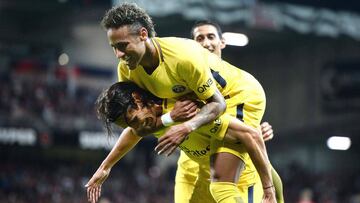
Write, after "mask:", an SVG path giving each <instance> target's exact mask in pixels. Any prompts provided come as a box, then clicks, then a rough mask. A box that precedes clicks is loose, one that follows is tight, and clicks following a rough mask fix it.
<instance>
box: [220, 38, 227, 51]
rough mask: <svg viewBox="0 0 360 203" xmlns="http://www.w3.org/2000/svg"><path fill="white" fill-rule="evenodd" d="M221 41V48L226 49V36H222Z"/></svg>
mask: <svg viewBox="0 0 360 203" xmlns="http://www.w3.org/2000/svg"><path fill="white" fill-rule="evenodd" d="M220 41H221V44H220V48H221V49H224V48H225V47H226V41H225V38H224V37H222V38H221V40H220Z"/></svg>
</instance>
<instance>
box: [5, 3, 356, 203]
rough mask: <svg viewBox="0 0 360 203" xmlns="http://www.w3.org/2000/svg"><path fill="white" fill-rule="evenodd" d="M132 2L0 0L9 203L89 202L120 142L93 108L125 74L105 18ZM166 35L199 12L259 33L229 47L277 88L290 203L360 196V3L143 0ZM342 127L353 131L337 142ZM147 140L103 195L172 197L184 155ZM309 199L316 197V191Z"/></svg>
mask: <svg viewBox="0 0 360 203" xmlns="http://www.w3.org/2000/svg"><path fill="white" fill-rule="evenodd" d="M119 2H121V1H105V0H104V1H101V0H57V1H56V0H47V1H43V0H32V1H27V0H0V157H1V162H0V202H9V203H10V202H11V203H20V202H21V203H22V202H26V203H30V202H39V203H47V202H55V203H62V202H64V203H65V202H86V194H85V189H84V184H85V183H86V182H87V180H88V179H89V177H90V176H91V175H92V173H93V172H94V171H95V170H96V168H97V166H98V165H99V164H100V162H101V160H102V159H103V158H104V157H105V156H106V154H107V152H108V149H109V148H110V147H111V143H112V142H113V141H114V140H111V139H110V140H107V139H104V137H105V136H104V135H103V133H102V131H101V130H102V128H101V123H100V122H99V121H97V119H96V117H95V113H94V110H93V104H94V101H95V99H96V97H97V95H98V94H99V92H100V91H101V89H103V88H104V87H106V86H108V85H110V84H111V83H113V82H114V81H116V74H115V67H116V63H117V61H116V58H115V57H114V56H113V53H112V50H111V48H110V47H109V46H108V42H107V39H106V34H105V32H104V31H103V30H102V29H101V27H100V25H99V22H100V20H101V17H102V15H103V14H104V12H105V10H106V9H108V8H110V7H111V5H113V4H116V3H119ZM135 2H137V3H138V4H139V5H140V6H142V7H143V8H145V9H146V10H147V11H148V12H149V13H150V15H152V16H153V19H154V21H155V23H156V30H157V34H158V36H179V37H189V31H190V28H191V26H192V24H193V23H194V22H195V21H196V20H199V19H204V18H210V19H212V20H216V21H218V22H219V23H220V24H221V25H222V28H223V31H231V32H241V33H244V34H246V35H247V36H248V37H249V40H250V41H249V44H248V45H247V46H245V47H235V46H227V48H226V49H225V50H224V51H223V57H224V58H225V59H226V60H228V61H230V62H232V63H233V64H236V65H237V66H239V67H241V68H242V69H244V70H247V71H248V72H250V73H252V74H253V75H254V76H255V77H257V78H258V79H259V81H260V82H261V83H262V85H263V87H264V89H265V91H266V94H267V111H266V114H265V116H264V120H266V121H269V122H270V123H271V124H272V126H273V128H274V130H275V137H274V139H273V140H271V141H269V142H268V143H267V146H268V151H269V154H270V158H271V160H272V163H273V165H274V166H275V167H276V168H277V169H278V171H279V173H280V175H281V176H282V179H283V182H284V187H285V199H286V200H287V201H286V202H290V203H291V202H299V203H300V202H302V203H305V202H316V203H346V202H349V203H358V202H360V172H359V171H360V170H359V169H360V162H359V157H360V156H359V155H360V153H359V152H360V146H359V145H360V137H359V136H360V125H359V124H360V122H359V120H360V3H357V2H356V1H350V2H343V1H336V0H327V1H310V0H286V1H273V0H258V1H256V0H226V1H220V0H214V1H206V0H181V1H179V0H178V1H175V0H169V1H159V0H152V1H150V0H149V1H144V0H142V1H141V0H138V1H135ZM331 136H347V137H349V138H351V147H350V148H349V149H348V150H345V151H334V150H330V149H329V148H328V147H327V145H326V141H327V139H328V138H329V137H331ZM155 144H156V141H155V140H154V139H152V138H147V139H145V140H143V141H142V142H141V143H140V144H139V145H138V146H137V147H136V148H135V149H134V150H133V151H132V152H131V153H130V154H128V155H127V156H126V157H125V159H124V160H122V161H120V163H119V164H118V165H117V166H116V167H115V168H114V169H113V171H112V174H111V176H110V178H109V179H108V181H107V182H106V183H105V185H104V188H103V193H104V195H103V197H104V198H103V199H102V200H101V202H137V203H141V202H144V203H152V202H154V203H155V202H156V203H161V202H172V195H173V176H174V174H175V169H176V165H175V163H176V156H173V157H170V158H164V157H159V156H156V155H155V153H154V152H153V148H154V146H155ZM307 200H308V201H307Z"/></svg>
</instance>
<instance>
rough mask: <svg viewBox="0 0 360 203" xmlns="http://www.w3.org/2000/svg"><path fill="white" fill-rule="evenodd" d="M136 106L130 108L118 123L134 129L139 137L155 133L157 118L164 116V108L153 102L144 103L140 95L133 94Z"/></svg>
mask: <svg viewBox="0 0 360 203" xmlns="http://www.w3.org/2000/svg"><path fill="white" fill-rule="evenodd" d="M133 98H134V103H135V105H134V106H129V107H128V109H127V111H126V112H125V114H124V115H123V116H120V117H119V118H118V119H117V121H116V123H117V124H120V123H122V126H124V124H125V123H126V125H127V126H129V127H131V128H133V129H134V130H135V131H136V132H137V133H138V135H140V136H144V135H148V134H149V133H152V132H154V130H155V129H156V118H157V117H158V116H160V115H161V114H162V106H161V105H160V104H156V103H154V102H153V101H149V102H147V103H146V104H145V103H144V102H143V101H142V98H141V96H140V94H138V93H133Z"/></svg>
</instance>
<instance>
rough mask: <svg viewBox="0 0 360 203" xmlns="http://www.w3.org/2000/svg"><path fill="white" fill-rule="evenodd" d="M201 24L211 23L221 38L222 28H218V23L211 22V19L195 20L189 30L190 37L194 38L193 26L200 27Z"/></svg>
mask: <svg viewBox="0 0 360 203" xmlns="http://www.w3.org/2000/svg"><path fill="white" fill-rule="evenodd" d="M203 25H212V26H214V27H215V28H216V31H217V33H218V35H219V37H220V39H222V38H223V37H222V30H221V28H220V25H219V24H217V23H216V22H213V21H211V20H199V21H196V22H195V24H194V25H193V27H192V28H191V32H190V36H191V39H194V37H195V36H194V30H195V28H197V27H200V26H203Z"/></svg>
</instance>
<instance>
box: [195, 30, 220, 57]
mask: <svg viewBox="0 0 360 203" xmlns="http://www.w3.org/2000/svg"><path fill="white" fill-rule="evenodd" d="M193 36H194V40H195V41H197V42H199V43H200V44H201V46H203V47H204V48H206V49H208V50H209V51H210V52H212V53H214V54H216V55H218V56H219V57H221V49H223V48H225V41H224V40H223V39H222V38H221V37H220V36H219V34H218V31H217V30H216V28H215V27H214V26H212V25H200V26H198V27H196V28H194V30H193Z"/></svg>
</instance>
